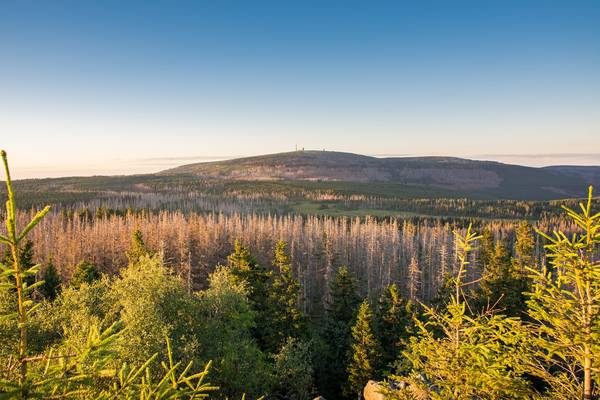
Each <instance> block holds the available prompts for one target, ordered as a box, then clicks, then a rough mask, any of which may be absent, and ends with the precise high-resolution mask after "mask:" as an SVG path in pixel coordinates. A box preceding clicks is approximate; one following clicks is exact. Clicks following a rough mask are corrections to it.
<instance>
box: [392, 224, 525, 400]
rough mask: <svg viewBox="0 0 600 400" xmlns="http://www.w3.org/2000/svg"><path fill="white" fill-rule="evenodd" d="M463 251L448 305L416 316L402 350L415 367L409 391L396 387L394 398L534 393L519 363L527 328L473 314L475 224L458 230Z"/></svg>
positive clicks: (513, 320)
mask: <svg viewBox="0 0 600 400" xmlns="http://www.w3.org/2000/svg"><path fill="white" fill-rule="evenodd" d="M455 237H456V241H457V247H458V248H459V249H461V251H460V253H459V255H458V259H459V269H458V272H457V274H456V276H455V277H454V279H453V283H454V290H453V294H452V298H451V299H450V302H449V303H448V304H447V306H446V308H445V309H443V310H441V311H438V310H436V309H434V308H431V307H428V306H426V305H423V307H424V310H425V318H426V322H421V321H419V320H417V319H415V323H416V325H417V329H418V333H417V336H415V337H413V338H411V342H410V345H409V348H408V349H407V350H406V351H405V352H404V353H403V354H404V356H405V357H406V358H407V360H408V362H409V363H410V365H411V367H412V371H413V372H412V374H411V375H410V376H409V377H405V378H401V377H394V376H392V377H393V378H394V379H398V380H405V381H408V382H410V385H409V387H410V389H407V390H401V391H395V392H394V391H392V392H391V393H388V395H389V396H390V398H396V399H407V398H409V399H412V398H421V397H418V396H417V395H416V393H419V396H425V397H423V398H428V399H439V400H442V399H444V400H445V399H457V400H458V399H500V398H502V399H521V398H526V397H527V396H528V395H529V393H530V390H529V385H528V382H526V381H525V379H524V378H523V376H522V375H523V372H522V371H521V370H520V367H519V366H520V365H523V360H521V358H520V357H521V354H523V353H524V351H523V350H521V351H519V349H520V348H523V349H524V346H525V343H526V340H525V339H526V331H525V330H524V329H523V327H522V325H521V323H520V321H519V320H518V319H516V318H506V317H504V316H502V315H497V314H492V313H486V314H479V315H475V316H473V317H472V316H470V312H469V307H468V304H467V302H466V300H465V295H464V292H463V287H464V286H465V283H464V282H463V281H464V277H465V276H466V273H467V267H468V265H469V261H468V260H469V255H470V253H471V252H472V251H473V250H474V249H475V247H474V246H475V242H476V241H477V240H478V239H480V236H477V235H476V234H475V233H474V232H473V231H472V230H471V226H469V228H468V229H467V231H466V234H465V235H464V236H462V235H460V234H458V233H455Z"/></svg>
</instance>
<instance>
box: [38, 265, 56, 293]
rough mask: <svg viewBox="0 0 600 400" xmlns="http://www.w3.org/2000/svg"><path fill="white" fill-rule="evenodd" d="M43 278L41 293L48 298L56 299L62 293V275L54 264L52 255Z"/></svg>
mask: <svg viewBox="0 0 600 400" xmlns="http://www.w3.org/2000/svg"><path fill="white" fill-rule="evenodd" d="M42 280H43V281H44V283H43V284H42V285H41V286H40V288H39V291H40V293H41V295H42V296H44V298H46V299H48V300H54V299H55V298H56V296H57V295H58V294H59V293H60V275H59V274H58V271H57V270H56V267H55V266H54V262H53V260H52V257H50V258H49V259H48V263H46V267H45V268H44V270H43V275H42Z"/></svg>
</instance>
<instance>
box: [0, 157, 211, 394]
mask: <svg viewBox="0 0 600 400" xmlns="http://www.w3.org/2000/svg"><path fill="white" fill-rule="evenodd" d="M1 156H2V160H3V162H4V167H5V172H6V186H7V191H8V201H7V203H6V212H7V213H6V231H7V235H6V236H4V235H0V242H2V243H4V244H5V245H7V247H8V248H9V250H10V254H11V256H12V260H8V261H10V262H7V264H9V265H4V264H0V274H1V275H0V277H1V278H2V281H1V287H0V290H1V291H2V296H1V298H2V300H4V301H3V303H4V304H3V305H2V307H1V308H2V311H3V313H2V315H1V319H0V323H2V325H3V329H2V330H1V331H2V332H3V333H5V334H6V336H4V337H3V340H2V345H1V348H0V354H1V357H2V365H3V368H2V370H1V372H0V374H1V375H0V398H7V399H32V398H43V399H53V398H55V399H64V398H78V399H174V398H189V399H192V398H200V397H206V396H207V394H208V393H209V392H211V391H214V390H215V389H216V387H213V386H211V385H210V384H208V383H205V378H206V376H207V374H208V367H209V366H210V364H207V365H206V367H205V368H204V369H203V370H201V371H200V372H198V373H193V372H191V371H192V367H193V363H192V362H190V363H189V364H187V365H184V364H181V363H180V362H176V361H175V360H174V359H173V354H172V347H171V343H170V341H169V339H168V338H167V342H166V344H167V361H166V362H163V363H161V364H160V368H162V371H161V372H160V373H158V374H156V375H154V374H152V373H151V372H150V368H151V366H152V364H153V363H154V362H155V359H156V357H157V354H154V355H151V356H150V357H149V358H147V359H146V360H145V361H144V362H143V363H141V364H139V365H138V366H131V365H130V364H127V363H119V362H118V358H117V357H116V356H115V350H114V349H115V347H116V345H117V344H118V343H119V342H120V341H122V340H123V336H122V332H123V331H119V330H118V327H119V323H117V322H116V323H114V324H112V325H111V326H109V327H108V328H107V329H105V330H102V331H101V330H100V329H99V328H98V326H91V327H90V329H89V330H88V333H87V336H86V339H85V342H84V343H81V344H82V346H81V347H80V348H78V349H74V348H72V349H69V350H68V351H65V348H63V347H61V346H60V345H58V346H50V347H49V348H48V349H47V351H45V352H43V353H40V354H33V353H32V351H31V350H32V349H31V346H30V345H29V344H28V340H29V336H30V327H31V323H30V322H29V321H30V320H32V319H34V318H36V317H38V318H39V315H40V314H43V313H39V312H38V311H39V309H40V307H41V306H42V304H41V303H34V302H33V300H32V298H31V295H32V294H33V291H34V289H35V288H37V287H41V286H42V285H43V283H44V282H43V281H38V282H36V283H34V284H29V283H28V278H30V277H34V276H35V275H36V274H37V273H38V272H39V269H40V266H39V265H34V266H31V265H29V263H28V262H26V261H25V262H24V261H23V251H22V250H21V248H20V246H19V245H20V243H21V242H22V241H24V240H25V238H26V236H27V234H28V233H29V232H30V231H31V230H32V229H33V228H34V227H35V226H36V225H37V224H38V222H39V221H40V220H41V219H42V218H43V217H44V215H45V214H46V213H47V212H48V211H49V207H46V208H44V209H43V210H42V211H40V212H39V213H38V214H36V215H35V216H34V218H33V219H32V220H31V221H30V222H29V224H28V225H27V226H26V227H25V228H23V230H21V231H19V230H18V229H17V223H16V218H15V211H16V204H15V201H14V194H13V191H12V182H11V178H10V172H9V168H8V162H7V157H6V152H4V151H2V154H1ZM29 247H31V246H29ZM26 248H27V247H26ZM11 326H16V327H17V329H16V332H15V330H13V329H11ZM15 334H16V336H17V338H16V339H15V338H14V336H15ZM11 339H13V340H11ZM73 350H77V351H73Z"/></svg>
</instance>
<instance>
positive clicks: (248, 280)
mask: <svg viewBox="0 0 600 400" xmlns="http://www.w3.org/2000/svg"><path fill="white" fill-rule="evenodd" d="M227 260H228V262H229V267H230V268H231V274H232V275H233V276H234V278H235V279H236V280H237V281H238V282H244V284H245V285H246V286H247V288H248V297H249V299H250V304H251V306H252V310H253V311H255V312H256V328H255V330H254V336H255V338H256V340H257V342H258V344H259V346H260V348H261V349H262V350H269V351H273V350H274V349H275V348H276V347H277V346H276V344H275V343H273V342H271V340H270V338H269V337H268V335H267V331H266V329H265V327H267V326H272V324H273V312H272V310H273V307H272V304H271V301H270V300H271V298H270V292H271V285H270V279H271V275H272V274H271V272H269V271H268V270H267V269H266V268H264V267H263V266H261V265H260V264H259V263H258V262H257V261H256V260H255V259H254V257H253V256H252V254H251V253H250V251H249V250H248V249H247V248H246V247H245V246H244V245H242V243H241V242H240V241H239V240H236V241H235V243H234V246H233V253H231V254H230V255H229V256H228V257H227Z"/></svg>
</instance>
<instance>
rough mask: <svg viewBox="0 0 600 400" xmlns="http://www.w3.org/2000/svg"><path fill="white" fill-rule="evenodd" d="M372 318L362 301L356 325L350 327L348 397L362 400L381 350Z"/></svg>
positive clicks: (366, 302) (366, 305)
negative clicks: (364, 389)
mask: <svg viewBox="0 0 600 400" xmlns="http://www.w3.org/2000/svg"><path fill="white" fill-rule="evenodd" d="M373 325H374V317H373V312H372V311H371V307H370V306H369V302H368V301H367V300H365V301H363V302H362V303H361V305H360V307H359V309H358V315H357V317H356V323H355V324H354V325H353V326H352V343H351V345H350V361H349V364H348V366H347V367H346V371H347V372H348V385H347V387H346V392H347V394H348V397H358V399H359V400H360V399H361V398H362V391H363V388H364V387H365V384H366V383H367V382H368V381H369V380H370V379H373V378H374V377H375V376H376V368H377V363H378V362H379V359H380V358H381V348H380V344H379V341H378V340H377V337H376V336H375V333H374V329H373Z"/></svg>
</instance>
